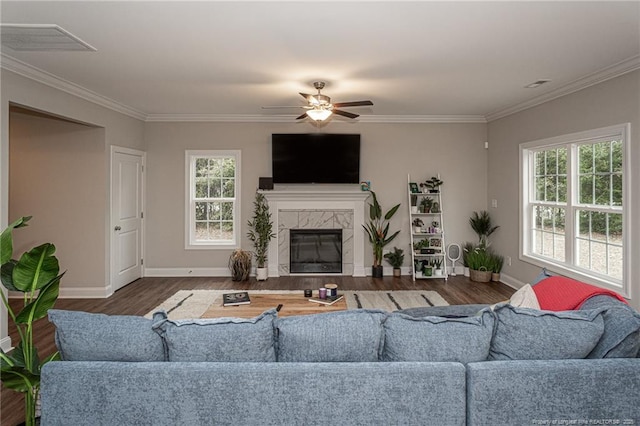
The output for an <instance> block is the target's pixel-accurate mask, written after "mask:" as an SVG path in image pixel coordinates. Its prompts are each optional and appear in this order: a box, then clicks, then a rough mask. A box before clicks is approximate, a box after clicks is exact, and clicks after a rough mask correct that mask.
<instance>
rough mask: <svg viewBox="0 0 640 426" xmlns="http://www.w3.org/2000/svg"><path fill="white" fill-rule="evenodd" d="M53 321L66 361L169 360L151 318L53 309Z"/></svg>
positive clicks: (61, 355) (50, 315) (62, 354)
mask: <svg viewBox="0 0 640 426" xmlns="http://www.w3.org/2000/svg"><path fill="white" fill-rule="evenodd" d="M49 321H51V322H52V323H53V325H55V326H56V333H55V342H56V346H57V347H58V351H59V352H60V357H61V358H62V359H63V360H64V361H128V362H144V361H165V352H164V348H163V343H162V339H161V338H160V336H158V335H157V334H156V333H154V332H153V330H152V329H151V320H149V319H146V318H143V317H137V316H127V315H105V314H92V313H88V312H80V311H63V310H58V309H51V310H49Z"/></svg>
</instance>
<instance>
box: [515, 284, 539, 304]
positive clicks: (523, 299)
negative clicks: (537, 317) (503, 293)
mask: <svg viewBox="0 0 640 426" xmlns="http://www.w3.org/2000/svg"><path fill="white" fill-rule="evenodd" d="M509 304H510V305H511V306H515V307H517V308H531V309H540V304H539V303H538V298H537V297H536V293H535V292H534V291H533V288H532V287H531V285H530V284H525V285H524V286H523V287H522V288H520V289H519V290H518V291H516V292H515V293H513V294H512V295H511V299H510V300H509Z"/></svg>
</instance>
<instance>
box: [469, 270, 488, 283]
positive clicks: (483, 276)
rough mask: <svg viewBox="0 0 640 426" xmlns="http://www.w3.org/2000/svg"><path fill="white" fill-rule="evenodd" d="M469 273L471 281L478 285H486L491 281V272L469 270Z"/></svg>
mask: <svg viewBox="0 0 640 426" xmlns="http://www.w3.org/2000/svg"><path fill="white" fill-rule="evenodd" d="M469 273H470V274H471V281H476V282H479V283H488V282H489V281H491V271H482V270H480V271H478V270H476V269H470V270H469Z"/></svg>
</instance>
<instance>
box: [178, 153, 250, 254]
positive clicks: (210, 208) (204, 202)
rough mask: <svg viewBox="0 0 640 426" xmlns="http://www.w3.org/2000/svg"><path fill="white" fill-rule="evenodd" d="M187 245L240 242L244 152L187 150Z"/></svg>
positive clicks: (224, 245)
mask: <svg viewBox="0 0 640 426" xmlns="http://www.w3.org/2000/svg"><path fill="white" fill-rule="evenodd" d="M185 169H186V174H187V176H186V182H187V188H186V193H187V200H186V201H187V209H186V248H188V249H189V248H191V249H194V248H195V249H197V248H206V249H211V248H235V247H237V246H238V244H239V241H240V225H239V223H240V222H239V221H240V203H239V195H240V151H186V154H185Z"/></svg>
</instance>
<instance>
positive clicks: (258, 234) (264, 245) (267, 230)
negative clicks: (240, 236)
mask: <svg viewBox="0 0 640 426" xmlns="http://www.w3.org/2000/svg"><path fill="white" fill-rule="evenodd" d="M248 225H249V232H248V233H247V236H248V237H249V240H251V242H252V243H253V248H254V254H255V258H256V279H257V280H258V281H264V280H266V279H267V278H268V277H269V271H268V268H267V251H268V250H269V241H271V239H272V238H273V237H275V234H274V233H273V232H272V230H273V222H271V212H269V204H268V203H267V199H266V198H265V196H264V195H263V194H261V193H260V192H256V199H255V200H254V202H253V218H252V220H250V221H249V223H248Z"/></svg>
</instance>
